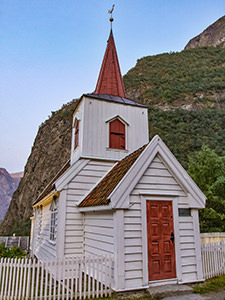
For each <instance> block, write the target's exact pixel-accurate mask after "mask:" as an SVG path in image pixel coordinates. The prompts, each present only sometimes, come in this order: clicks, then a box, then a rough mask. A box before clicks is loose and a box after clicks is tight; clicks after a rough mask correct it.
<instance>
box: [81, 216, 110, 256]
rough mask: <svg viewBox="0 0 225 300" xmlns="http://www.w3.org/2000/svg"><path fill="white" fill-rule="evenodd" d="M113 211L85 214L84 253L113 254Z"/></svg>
mask: <svg viewBox="0 0 225 300" xmlns="http://www.w3.org/2000/svg"><path fill="white" fill-rule="evenodd" d="M113 233H114V232H113V213H112V211H109V212H108V211H105V212H86V213H85V214H84V251H85V252H84V254H85V255H93V254H94V255H102V254H113V250H114V249H113V244H114V235H113Z"/></svg>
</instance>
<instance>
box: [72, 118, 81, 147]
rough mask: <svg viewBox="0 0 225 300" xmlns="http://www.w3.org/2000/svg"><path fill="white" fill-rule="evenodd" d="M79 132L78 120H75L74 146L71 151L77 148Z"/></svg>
mask: <svg viewBox="0 0 225 300" xmlns="http://www.w3.org/2000/svg"><path fill="white" fill-rule="evenodd" d="M79 132H80V120H78V119H75V122H74V135H73V136H74V145H73V151H75V150H76V149H77V148H78V146H79Z"/></svg>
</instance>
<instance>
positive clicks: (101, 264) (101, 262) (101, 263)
mask: <svg viewBox="0 0 225 300" xmlns="http://www.w3.org/2000/svg"><path fill="white" fill-rule="evenodd" d="M103 258H104V256H103V255H102V256H101V257H100V268H101V281H100V287H101V288H100V290H101V292H100V293H101V297H103Z"/></svg>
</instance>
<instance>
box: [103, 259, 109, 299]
mask: <svg viewBox="0 0 225 300" xmlns="http://www.w3.org/2000/svg"><path fill="white" fill-rule="evenodd" d="M107 264H108V255H104V263H103V266H104V286H105V288H104V296H105V297H107V275H108V274H107Z"/></svg>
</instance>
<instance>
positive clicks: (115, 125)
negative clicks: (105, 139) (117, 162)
mask: <svg viewBox="0 0 225 300" xmlns="http://www.w3.org/2000/svg"><path fill="white" fill-rule="evenodd" d="M125 145H126V143H125V124H123V123H122V122H121V121H120V120H119V119H115V120H113V121H111V122H110V123H109V148H112V149H123V150H124V149H125Z"/></svg>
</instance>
